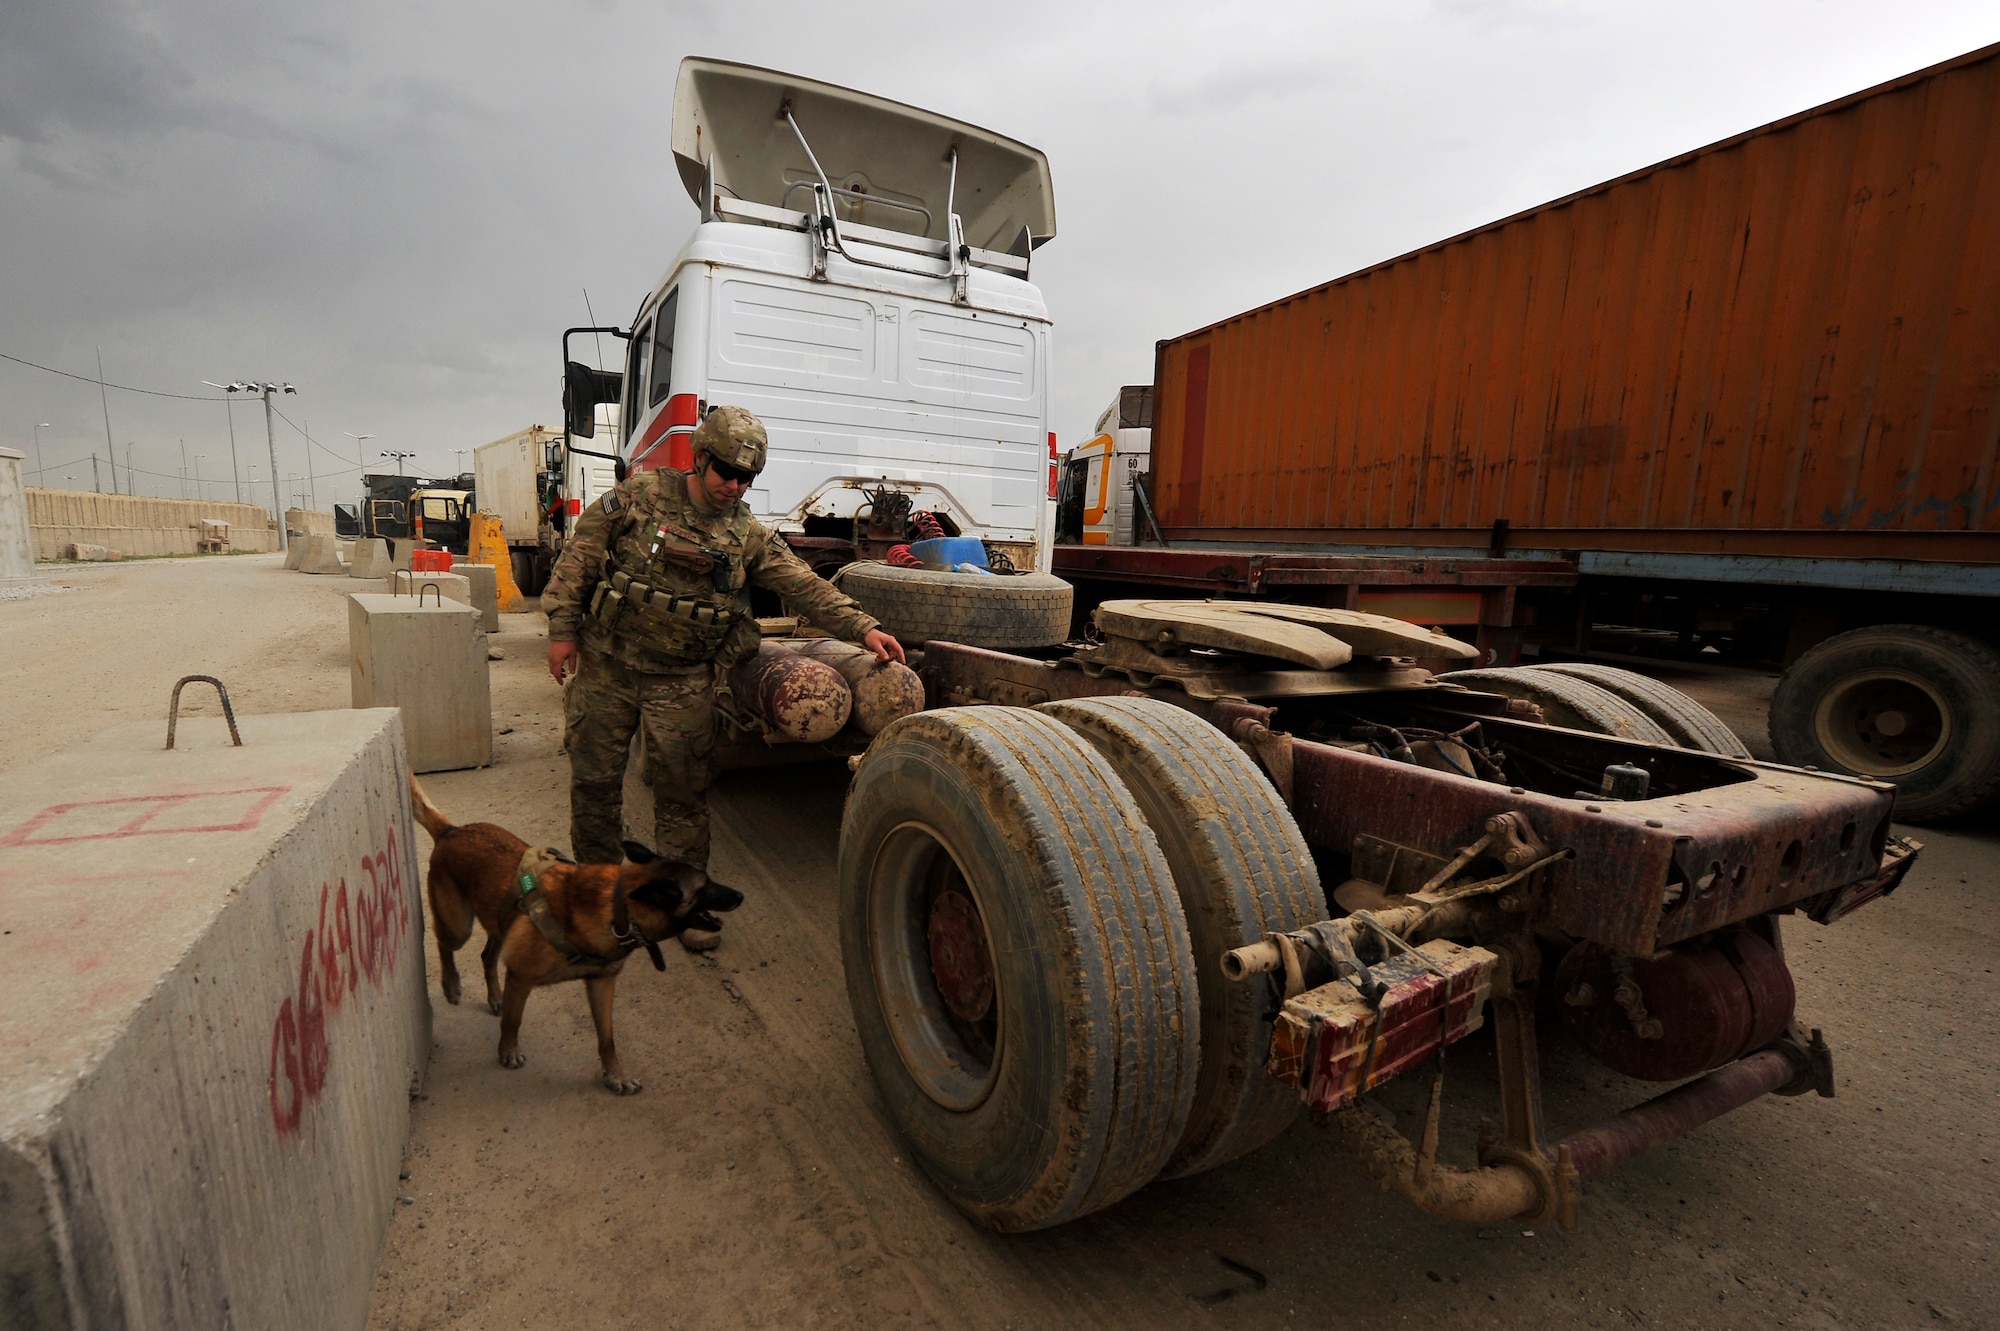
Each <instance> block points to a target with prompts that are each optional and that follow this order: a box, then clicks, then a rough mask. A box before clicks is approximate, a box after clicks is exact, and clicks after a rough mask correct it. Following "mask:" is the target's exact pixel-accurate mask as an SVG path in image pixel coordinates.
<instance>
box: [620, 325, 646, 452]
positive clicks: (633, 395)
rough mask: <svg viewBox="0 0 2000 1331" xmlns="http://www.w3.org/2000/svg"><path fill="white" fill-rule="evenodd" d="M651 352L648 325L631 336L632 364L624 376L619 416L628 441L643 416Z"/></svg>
mask: <svg viewBox="0 0 2000 1331" xmlns="http://www.w3.org/2000/svg"><path fill="white" fill-rule="evenodd" d="M652 351H653V327H652V325H651V324H648V325H646V326H645V327H644V328H641V329H640V330H639V331H638V332H636V333H634V334H633V335H632V364H631V366H630V368H629V369H628V370H627V371H626V374H625V409H624V410H623V411H622V412H620V413H619V414H620V415H621V416H622V417H623V418H624V425H625V437H626V439H628V440H629V439H631V437H632V434H633V432H634V431H635V430H637V429H638V428H639V417H640V416H642V415H644V414H645V402H646V399H645V397H644V396H643V395H644V393H645V391H646V390H645V387H644V385H645V383H646V369H647V366H648V364H649V357H650V356H651V354H652Z"/></svg>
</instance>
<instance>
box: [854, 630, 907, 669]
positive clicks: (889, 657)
mask: <svg viewBox="0 0 2000 1331" xmlns="http://www.w3.org/2000/svg"><path fill="white" fill-rule="evenodd" d="M861 645H862V646H863V647H866V648H867V649H868V650H869V651H871V652H873V653H875V659H876V660H878V661H897V662H903V663H904V664H907V661H906V660H905V658H904V656H903V644H902V643H900V642H897V641H896V640H895V639H894V638H892V637H890V636H889V635H888V634H886V633H884V632H883V631H882V630H881V629H869V630H868V636H867V637H865V638H863V639H862V640H861Z"/></svg>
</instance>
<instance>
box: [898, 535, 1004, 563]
mask: <svg viewBox="0 0 2000 1331" xmlns="http://www.w3.org/2000/svg"><path fill="white" fill-rule="evenodd" d="M910 553H911V554H913V555H915V556H916V557H917V560H918V562H920V563H921V564H922V565H923V566H924V567H925V568H956V567H958V566H959V565H960V564H977V565H978V566H979V567H980V568H985V567H986V542H984V541H982V540H980V539H979V538H978V537H977V536H941V537H939V538H938V539H936V540H932V541H911V542H910Z"/></svg>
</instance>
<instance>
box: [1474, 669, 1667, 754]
mask: <svg viewBox="0 0 2000 1331" xmlns="http://www.w3.org/2000/svg"><path fill="white" fill-rule="evenodd" d="M1440 678H1441V679H1445V680H1448V681H1450V682H1451V683H1453V684H1463V685H1465V687H1467V688H1469V689H1477V690H1479V691H1480V692H1481V693H1497V694H1499V695H1500V696H1501V697H1503V698H1523V699H1526V700H1527V701H1528V702H1531V703H1534V704H1535V705H1536V706H1537V707H1539V708H1541V709H1542V716H1543V718H1544V719H1546V720H1547V721H1548V723H1549V724H1550V725H1552V726H1563V727H1566V728H1567V729H1570V730H1585V731H1589V732H1590V733H1591V734H1593V735H1614V736H1616V737H1618V738H1619V739H1629V740H1632V741H1634V742H1635V743H1639V744H1664V745H1666V746H1667V747H1669V748H1673V747H1676V746H1675V744H1674V738H1673V736H1671V735H1669V734H1668V733H1667V732H1666V731H1665V730H1663V729H1661V728H1660V726H1659V724H1658V723H1657V722H1655V721H1654V720H1653V718H1652V717H1650V716H1647V715H1646V714H1645V713H1644V712H1642V711H1640V710H1639V709H1638V708H1637V707H1634V706H1633V705H1632V704H1631V703H1629V702H1627V701H1625V699H1623V698H1621V697H1619V696H1618V695H1617V694H1615V693H1612V692H1609V691H1608V690H1606V689H1603V688H1600V687H1598V686H1597V685H1595V684H1592V683H1591V682H1590V681H1588V680H1583V679H1572V678H1571V677H1570V676H1568V675H1554V674H1550V673H1548V672H1546V671H1543V670H1539V669H1537V668H1535V667H1533V666H1500V667H1494V668H1488V669H1484V670H1454V671H1452V672H1451V673H1450V674H1447V675H1442V676H1440Z"/></svg>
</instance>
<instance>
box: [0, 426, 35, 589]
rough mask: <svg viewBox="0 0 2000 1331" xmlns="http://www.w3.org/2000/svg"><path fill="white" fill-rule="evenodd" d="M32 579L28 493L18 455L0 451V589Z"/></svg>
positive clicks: (33, 543) (32, 566) (32, 541)
mask: <svg viewBox="0 0 2000 1331" xmlns="http://www.w3.org/2000/svg"><path fill="white" fill-rule="evenodd" d="M34 580H35V539H34V533H33V532H31V531H29V530H28V490H27V487H26V486H25V485H23V484H22V482H21V455H20V454H19V453H17V452H15V451H14V450H13V449H11V448H0V587H6V586H9V585H12V584H16V583H26V582H31V581H34Z"/></svg>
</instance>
